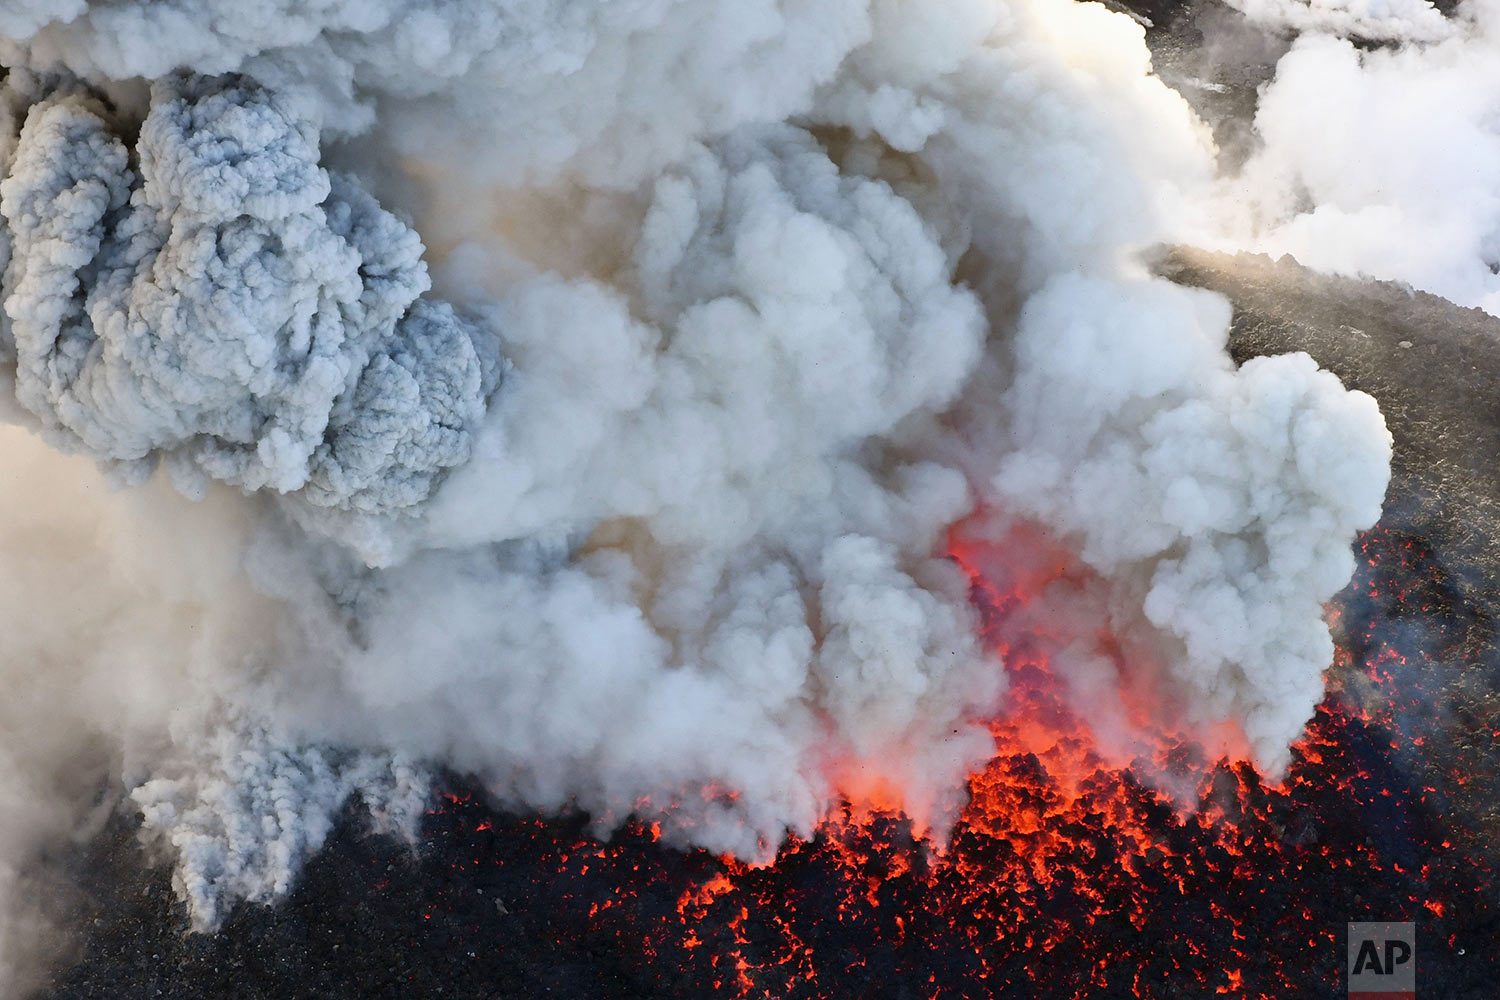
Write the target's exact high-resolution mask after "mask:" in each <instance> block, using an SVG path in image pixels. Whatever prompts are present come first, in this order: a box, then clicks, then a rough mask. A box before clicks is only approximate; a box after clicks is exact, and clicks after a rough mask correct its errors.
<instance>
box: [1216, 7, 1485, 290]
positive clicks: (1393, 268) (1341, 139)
mask: <svg viewBox="0 0 1500 1000" xmlns="http://www.w3.org/2000/svg"><path fill="white" fill-rule="evenodd" d="M1423 6H1425V5H1423ZM1432 18H1437V15H1436V13H1435V12H1432V11H1430V10H1429V11H1428V12H1427V14H1426V15H1422V16H1418V15H1416V14H1411V13H1408V14H1405V15H1403V16H1402V17H1401V18H1399V19H1397V20H1394V21H1392V22H1391V23H1390V25H1388V27H1389V28H1390V32H1389V35H1390V37H1394V38H1397V39H1400V40H1401V42H1402V43H1403V44H1395V45H1391V46H1387V47H1382V48H1376V49H1360V48H1356V46H1355V44H1354V43H1353V42H1352V41H1350V40H1349V39H1347V38H1345V37H1342V36H1341V35H1340V34H1332V33H1324V32H1319V33H1312V34H1307V35H1303V36H1302V37H1300V38H1298V39H1297V41H1296V42H1295V43H1294V44H1293V46H1292V48H1291V50H1290V51H1289V52H1288V53H1287V54H1286V55H1285V56H1283V57H1282V58H1281V60H1280V61H1279V63H1278V64H1277V66H1276V75H1275V78H1274V79H1273V80H1272V81H1271V83H1270V84H1269V85H1268V86H1267V88H1266V91H1265V93H1264V94H1263V95H1262V97H1261V99H1260V103H1259V107H1258V109H1257V111H1256V115H1255V129H1256V132H1257V134H1258V135H1259V137H1260V139H1261V140H1262V147H1261V149H1260V151H1259V152H1258V153H1257V154H1256V155H1255V156H1254V157H1253V158H1252V159H1251V160H1250V162H1249V163H1248V164H1247V165H1246V167H1245V169H1244V171H1243V174H1242V175H1241V176H1239V177H1237V178H1235V179H1234V181H1233V182H1232V184H1233V186H1234V188H1235V189H1236V190H1237V191H1239V192H1242V193H1245V194H1248V195H1249V197H1248V199H1247V200H1246V201H1245V202H1244V203H1243V204H1242V205H1241V206H1240V207H1241V208H1242V209H1244V210H1245V212H1244V214H1243V215H1242V216H1241V217H1240V218H1239V220H1238V225H1237V226H1235V227H1234V229H1233V230H1232V235H1231V242H1236V243H1239V244H1241V245H1245V246H1249V247H1251V248H1253V249H1257V250H1261V251H1264V252H1270V253H1275V254H1280V253H1290V254H1292V255H1293V256H1295V257H1296V258H1297V259H1298V260H1299V261H1301V262H1302V263H1303V264H1306V265H1308V266H1310V267H1315V268H1319V269H1323V270H1328V271H1332V272H1335V273H1338V274H1344V275H1348V276H1351V277H1358V276H1368V277H1374V278H1380V279H1384V280H1395V281H1404V282H1407V283H1409V284H1411V285H1413V286H1414V287H1416V288H1420V289H1422V290H1424V291H1430V292H1434V293H1436V294H1438V295H1442V296H1444V297H1446V298H1448V299H1451V300H1452V301H1454V302H1457V303H1459V304H1460V305H1466V306H1477V307H1478V308H1481V309H1484V310H1485V311H1487V312H1489V313H1492V314H1495V315H1500V114H1497V107H1496V92H1497V87H1500V3H1496V2H1495V0H1466V2H1465V3H1463V4H1462V5H1461V6H1460V7H1459V9H1458V12H1457V15H1456V17H1455V19H1454V20H1453V21H1443V20H1442V19H1441V18H1438V21H1439V23H1441V24H1442V25H1443V26H1444V28H1445V30H1444V31H1443V32H1442V33H1440V34H1437V35H1434V34H1433V33H1432V32H1430V31H1428V30H1427V25H1428V23H1429V21H1430V20H1431V19H1432ZM1351 30H1352V29H1351ZM1354 33H1356V34H1358V32H1357V31H1355V32H1354Z"/></svg>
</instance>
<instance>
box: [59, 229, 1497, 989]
mask: <svg viewBox="0 0 1500 1000" xmlns="http://www.w3.org/2000/svg"><path fill="white" fill-rule="evenodd" d="M1160 269H1161V271H1162V272H1163V273H1165V274H1166V275H1168V276H1170V277H1172V278H1173V279H1174V280H1177V281H1179V282H1182V283H1184V284H1191V285H1200V286H1203V287H1208V288H1213V289H1216V290H1218V291H1221V292H1223V293H1225V294H1226V295H1228V296H1229V297H1230V298H1231V299H1232V300H1233V302H1234V303H1235V306H1236V316H1235V323H1234V333H1233V340H1232V350H1233V352H1234V354H1235V356H1236V358H1237V359H1239V360H1243V359H1245V358H1247V357H1250V356H1254V355H1258V354H1274V353H1280V352H1284V351H1289V350H1306V351H1309V352H1310V353H1311V354H1312V355H1313V356H1314V357H1315V358H1316V359H1317V360H1318V361H1319V363H1320V364H1322V365H1324V366H1326V367H1328V368H1329V369H1331V370H1332V371H1334V372H1336V373H1337V374H1338V375H1339V376H1340V377H1341V378H1343V379H1344V380H1345V382H1346V383H1347V384H1348V385H1350V386H1351V387H1355V388H1359V389H1363V390H1365V391H1366V392H1369V393H1371V394H1372V395H1373V396H1375V397H1376V398H1377V399H1378V400H1379V402H1380V404H1381V408H1382V410H1383V412H1384V413H1385V415H1386V419H1387V421H1388V422H1389V425H1390V428H1391V431H1392V434H1393V435H1394V438H1395V444H1396V452H1395V461H1394V463H1393V464H1394V477H1393V480H1392V486H1391V492H1390V494H1389V497H1388V503H1387V508H1386V510H1387V513H1386V515H1385V518H1384V520H1383V521H1382V523H1381V524H1380V525H1379V526H1377V528H1376V529H1374V530H1373V531H1371V532H1369V533H1368V534H1367V535H1366V536H1365V537H1364V539H1363V540H1362V541H1361V543H1360V550H1361V554H1362V556H1363V558H1362V559H1361V561H1360V568H1359V571H1358V574H1357V575H1356V578H1355V580H1354V581H1353V582H1352V583H1351V585H1350V587H1349V588H1348V589H1347V590H1346V591H1345V592H1344V593H1343V594H1342V595H1341V596H1340V598H1339V599H1338V600H1337V601H1336V602H1335V605H1334V607H1333V609H1332V612H1331V613H1332V615H1333V618H1334V622H1335V634H1336V636H1337V637H1338V640H1339V647H1340V656H1339V661H1338V663H1337V664H1336V665H1335V667H1334V669H1333V671H1332V673H1331V688H1330V695H1329V698H1328V701H1327V702H1325V704H1324V706H1323V707H1322V708H1320V710H1319V714H1318V716H1317V718H1316V719H1315V720H1314V722H1313V724H1312V726H1311V728H1310V735H1309V737H1308V738H1307V739H1306V740H1304V741H1303V742H1302V743H1300V744H1299V745H1298V747H1297V749H1296V762H1295V763H1294V764H1293V767H1292V771H1291V773H1290V775H1289V776H1288V779H1287V782H1286V783H1285V784H1284V785H1282V786H1279V787H1276V788H1267V787H1265V786H1264V785H1263V784H1262V783H1261V781H1260V780H1259V779H1258V778H1257V777H1256V776H1255V774H1254V772H1253V771H1251V770H1250V769H1249V768H1248V767H1238V768H1228V767H1223V766H1221V767H1219V768H1218V769H1217V770H1216V771H1214V772H1213V775H1212V777H1211V779H1210V781H1209V782H1208V783H1207V784H1206V785H1205V786H1204V787H1203V788H1202V789H1201V790H1200V796H1201V797H1200V801H1199V806H1200V811H1199V813H1198V814H1196V815H1187V816H1184V815H1182V814H1181V813H1178V812H1176V811H1174V810H1173V809H1172V808H1171V807H1169V806H1168V805H1166V804H1165V803H1163V802H1162V801H1161V799H1160V798H1159V797H1158V796H1157V795H1156V793H1154V792H1152V791H1150V790H1149V789H1146V788H1144V787H1142V786H1141V785H1139V784H1137V783H1136V782H1135V781H1134V779H1133V778H1132V777H1131V775H1130V774H1129V773H1128V772H1126V773H1124V774H1121V773H1118V772H1101V773H1100V774H1099V775H1096V777H1095V779H1094V781H1095V783H1096V784H1095V786H1094V787H1092V788H1091V789H1089V790H1088V791H1087V793H1086V794H1085V795H1084V797H1083V798H1082V799H1080V800H1079V803H1078V804H1076V805H1075V806H1073V807H1070V809H1069V810H1068V811H1066V812H1058V811H1055V810H1054V809H1053V808H1052V805H1051V804H1050V803H1051V801H1052V798H1053V797H1055V788H1052V787H1051V786H1050V785H1049V781H1048V779H1047V776H1046V773H1045V764H1044V763H1042V762H1039V761H1038V760H1037V758H1036V757H1035V756H1028V755H1025V754H1018V755H1014V756H1012V757H1009V758H1002V759H1001V760H1000V761H998V762H997V764H996V765H995V766H994V767H993V768H992V769H991V772H990V774H991V775H992V776H994V777H995V779H996V780H997V781H998V782H1000V783H1001V784H1002V785H1003V786H1004V787H1005V788H1006V789H1008V792H1007V796H1008V808H1009V809H1010V810H1012V812H1011V813H1010V815H1014V816H1022V817H1026V816H1040V817H1042V818H1041V820H1040V822H1039V823H1038V824H1037V828H1036V829H1027V830H1025V831H1019V830H1013V829H1009V830H1008V829H1004V828H1003V827H1004V821H1003V818H1002V821H1000V823H999V826H1000V828H998V829H997V827H996V824H995V823H994V822H991V823H990V825H989V826H988V827H986V826H985V825H984V824H982V823H980V822H978V821H977V820H976V819H975V818H974V817H969V818H967V819H966V820H965V823H964V824H962V825H961V826H960V829H959V832H958V834H957V835H956V837H955V840H954V843H953V847H952V851H951V853H950V855H949V856H948V857H947V858H946V859H943V860H937V859H934V858H932V857H931V856H930V855H929V854H928V852H927V851H926V850H925V849H924V848H923V847H922V846H920V845H916V844H914V843H913V842H912V841H911V839H910V836H909V833H908V831H907V830H906V829H905V827H904V825H903V824H902V823H901V822H900V821H898V820H894V819H890V818H877V819H875V820H874V821H871V822H867V823H863V824H856V825H853V826H850V827H849V828H847V829H845V830H843V831H842V832H839V833H834V834H830V835H828V836H825V837H823V838H820V839H819V840H818V841H816V842H814V843H812V844H801V845H794V846H793V847H791V848H790V849H788V851H787V852H786V853H785V855H784V856H783V858H782V860H780V861H779V862H778V863H777V864H776V865H774V866H772V867H770V868H767V869H760V870H749V869H744V868H740V867H737V866H735V867H726V865H725V863H724V862H721V861H720V860H718V859H716V858H714V857H711V856H708V855H705V854H701V853H699V854H692V855H684V854H681V853H678V852H675V851H671V850H667V849H664V848H662V847H660V846H658V845H657V844H656V843H654V841H653V838H652V836H651V835H650V831H648V830H643V829H639V828H635V829H632V830H628V831H627V832H625V833H623V834H621V835H619V836H618V837H617V838H616V839H615V840H614V841H613V842H611V843H609V844H600V843H598V842H596V841H594V840H592V839H591V838H589V837H588V836H587V834H586V833H585V832H584V823H583V821H582V820H581V819H566V818H565V819H556V820H539V819H535V818H531V817H526V816H519V815H510V814H506V813H504V812H501V811H496V810H494V809H491V808H489V807H487V806H485V805H484V804H482V795H481V794H479V793H478V791H477V790H476V789H473V788H469V787H466V786H465V785H464V783H463V781H462V780H461V779H458V778H450V785H449V787H448V789H447V792H446V794H444V795H443V796H441V797H440V798H438V799H437V800H436V801H435V804H434V808H433V811H432V813H431V814H430V815H429V816H428V817H427V820H426V824H425V827H424V830H423V836H422V839H421V841H420V842H419V843H418V844H417V845H416V847H415V848H414V849H413V848H411V847H408V846H407V845H404V844H402V843H399V842H396V841H394V840H392V839H389V838H384V837H377V836H369V835H366V834H365V833H364V831H363V827H364V821H363V820H361V819H359V818H358V816H359V810H357V809H353V808H351V809H350V810H349V811H348V812H347V814H346V819H345V821H344V822H343V823H342V824H341V827H340V829H339V830H338V832H337V833H336V835H335V836H334V837H333V838H332V839H331V840H330V842H329V844H328V845H327V847H326V848H325V849H324V850H323V851H322V852H321V853H320V854H319V855H318V856H317V857H316V858H314V859H312V861H311V862H310V863H309V864H308V866H307V868H306V871H305V873H304V875H303V877H302V879H301V882H300V883H299V884H298V886H297V887H296V889H295V890H294V891H293V893H292V894H291V896H290V897H289V898H288V899H287V900H286V901H285V902H283V903H280V904H278V905H276V906H274V907H264V906H256V905H240V906H239V907H238V908H237V909H236V910H235V911H234V913H233V914H232V916H231V917H230V919H229V920H228V921H227V922H226V924H225V925H224V927H223V928H222V930H220V931H219V932H218V933H216V934H214V935H211V936H199V935H192V934H188V933H186V917H185V915H184V913H183V911H182V909H181V908H180V906H179V905H178V904H177V903H176V902H175V901H174V899H173V898H172V894H171V891H170V887H169V880H168V872H167V869H166V868H162V867H158V868H155V869H151V868H149V867H148V866H147V865H146V864H145V863H144V861H145V858H144V855H143V851H142V849H141V848H140V847H139V846H138V844H137V842H136V839H135V834H134V830H133V822H132V820H131V819H130V818H128V817H126V816H123V815H116V816H114V817H113V818H112V819H111V820H110V822H109V823H108V825H107V826H106V828H105V829H104V830H103V831H102V832H101V833H100V834H99V835H98V836H97V837H96V838H95V839H94V840H93V841H92V842H91V843H89V844H87V845H85V846H84V847H82V848H81V849H77V850H71V849H70V850H64V851H62V852H61V853H60V854H59V855H58V856H57V857H55V858H54V859H52V860H53V865H54V868H55V869H56V870H57V871H58V872H59V874H58V883H59V886H58V888H59V893H58V900H59V901H60V902H59V904H58V908H59V909H60V910H61V911H63V912H62V913H61V914H60V915H61V916H63V917H64V920H65V923H66V925H67V926H69V927H71V929H72V940H71V942H70V947H71V953H70V954H68V955H66V956H65V957H63V958H62V959H60V960H59V961H58V963H57V964H56V966H55V968H54V970H53V972H52V974H51V979H50V982H48V983H46V984H45V985H44V986H43V987H42V988H41V989H40V990H39V991H38V992H37V993H36V994H35V996H36V997H37V998H47V1000H92V998H105V997H124V996H129V997H162V998H181V1000H208V998H220V997H223V998H228V997H236V998H243V997H267V998H271V997H275V998H300V997H307V998H313V997H317V998H330V1000H332V998H377V997H392V998H394V997H414V996H415V997H441V996H449V997H484V998H530V997H541V996H558V997H611V998H614V997H620V998H623V997H661V996H673V997H696V996H768V997H777V998H780V997H830V998H837V997H855V996H858V997H892V998H898V997H899V998H918V997H921V998H926V997H988V996H1007V997H1065V996H1076V997H1130V996H1136V997H1200V996H1212V995H1230V996H1257V997H1259V996H1263V997H1283V998H1284V997H1312V996H1321V995H1334V994H1335V993H1337V992H1340V991H1341V990H1342V988H1343V981H1342V976H1343V963H1344V956H1345V950H1344V949H1345V941H1344V933H1345V927H1344V925H1345V923H1346V922H1347V921H1351V920H1403V919H1406V920H1415V921H1416V922H1417V926H1418V944H1417V956H1418V977H1419V980H1418V981H1419V989H1420V990H1421V991H1422V992H1423V994H1424V995H1429V996H1437V997H1443V998H1445V1000H1470V998H1472V1000H1481V998H1484V1000H1488V998H1490V997H1492V996H1493V995H1494V989H1495V985H1496V983H1500V956H1497V955H1496V953H1495V949H1494V944H1495V942H1496V941H1500V888H1497V885H1500V883H1497V881H1496V878H1495V875H1494V873H1495V865H1496V863H1497V859H1500V852H1497V851H1496V848H1495V847H1494V844H1495V834H1496V833H1497V832H1500V822H1497V816H1496V809H1497V806H1496V803H1500V777H1497V774H1500V767H1497V764H1500V754H1497V753H1496V745H1497V736H1500V693H1497V689H1500V667H1497V657H1496V653H1495V646H1496V644H1495V620H1496V615H1495V611H1496V609H1495V607H1494V601H1495V595H1496V594H1497V593H1500V587H1497V585H1496V584H1497V581H1496V575H1497V572H1496V567H1497V566H1500V562H1497V559H1496V556H1497V553H1496V552H1495V551H1494V550H1495V547H1496V545H1497V544H1500V543H1497V541H1496V539H1497V538H1500V500H1497V498H1500V472H1497V470H1496V468H1495V466H1494V462H1493V456H1494V455H1496V454H1500V404H1497V403H1496V400H1495V392H1494V387H1495V385H1496V384H1497V383H1500V321H1497V320H1495V319H1493V318H1490V317H1488V316H1486V315H1484V314H1482V313H1480V312H1478V311H1474V310H1463V309H1459V308H1456V307H1454V306H1452V305H1450V304H1449V303H1447V302H1445V301H1443V300H1441V299H1438V298H1435V297H1433V296H1429V295H1424V294H1413V293H1411V292H1409V291H1407V290H1406V289H1403V288H1400V287H1398V286H1394V285H1388V284H1373V283H1366V282H1355V281H1349V280H1344V279H1336V278H1328V277H1323V276H1319V275H1316V274H1313V273H1312V272H1309V271H1307V270H1305V269H1303V268H1301V267H1299V266H1297V265H1296V264H1295V263H1293V262H1291V261H1289V260H1283V261H1281V262H1272V261H1270V260H1268V259H1266V258H1261V257H1250V256H1241V257H1225V256H1215V255H1209V254H1203V253H1199V252H1195V251H1178V252H1175V253H1173V254H1171V255H1169V256H1168V257H1166V258H1165V260H1164V261H1163V262H1162V263H1161V265H1160ZM1122 825H1123V826H1127V827H1129V828H1130V829H1131V830H1132V831H1145V833H1146V834H1147V836H1146V837H1145V838H1144V839H1145V840H1147V841H1149V843H1146V844H1140V843H1137V844H1136V845H1135V846H1132V847H1129V848H1128V849H1122V848H1121V846H1120V844H1121V839H1120V837H1119V835H1118V831H1119V830H1120V828H1121V827H1122ZM1132 836H1134V834H1132ZM1037 864H1040V865H1042V866H1043V867H1044V868H1045V870H1046V874H1044V875H1043V876H1042V877H1035V872H1034V866H1035V865H1037Z"/></svg>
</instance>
